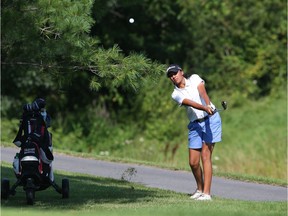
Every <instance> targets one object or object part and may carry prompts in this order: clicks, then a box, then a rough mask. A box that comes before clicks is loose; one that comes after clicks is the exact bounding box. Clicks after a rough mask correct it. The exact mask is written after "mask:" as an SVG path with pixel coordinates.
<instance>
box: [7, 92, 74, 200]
mask: <svg viewBox="0 0 288 216" xmlns="http://www.w3.org/2000/svg"><path fill="white" fill-rule="evenodd" d="M44 107H45V101H44V100H43V99H41V98H40V99H36V100H35V101H34V102H33V103H32V104H26V105H24V107H23V110H24V111H23V114H22V118H21V120H20V126H19V130H18V133H17V135H16V138H15V139H14V141H13V143H14V144H15V145H16V146H18V147H20V148H21V149H20V152H19V153H16V155H15V157H14V161H13V169H14V173H15V175H16V178H17V182H16V183H15V184H13V185H12V187H11V188H10V181H9V179H7V178H3V179H2V181H1V199H8V197H9V195H13V196H14V195H15V194H16V188H17V187H18V186H23V190H24V191H25V193H26V200H27V203H28V204H30V205H33V204H34V198H35V192H36V191H40V190H45V189H46V188H48V187H49V186H52V187H54V189H55V190H56V191H57V192H58V193H60V194H62V198H68V197H69V180H68V179H66V178H65V179H62V187H59V186H58V185H57V184H56V183H55V181H54V175H53V170H52V161H53V160H54V157H53V154H52V151H53V149H52V135H51V133H49V132H48V130H47V128H48V127H49V126H50V117H49V115H47V113H46V110H45V109H44Z"/></svg>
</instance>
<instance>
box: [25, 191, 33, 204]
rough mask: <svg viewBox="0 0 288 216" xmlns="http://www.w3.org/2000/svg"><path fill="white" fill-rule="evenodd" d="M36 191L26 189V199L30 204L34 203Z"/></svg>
mask: <svg viewBox="0 0 288 216" xmlns="http://www.w3.org/2000/svg"><path fill="white" fill-rule="evenodd" d="M34 198H35V191H34V190H33V189H30V188H29V189H26V200H27V204H28V205H33V204H34Z"/></svg>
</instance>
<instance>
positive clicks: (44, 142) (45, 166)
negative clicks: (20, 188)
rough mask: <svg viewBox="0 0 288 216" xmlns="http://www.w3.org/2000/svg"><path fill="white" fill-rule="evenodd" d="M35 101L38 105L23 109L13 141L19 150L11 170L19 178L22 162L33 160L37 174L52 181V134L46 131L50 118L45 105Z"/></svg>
mask: <svg viewBox="0 0 288 216" xmlns="http://www.w3.org/2000/svg"><path fill="white" fill-rule="evenodd" d="M37 100H38V103H35V101H34V102H33V103H32V105H30V104H28V105H27V104H26V105H25V106H24V107H23V110H24V111H23V114H22V118H21V120H20V126H19V130H18V133H17V135H16V138H15V139H14V141H13V143H14V144H15V145H16V146H18V147H20V148H21V150H20V153H19V154H17V155H16V156H15V158H14V161H13V168H14V172H15V175H16V177H17V178H19V177H20V175H21V172H22V169H23V168H24V167H25V165H24V167H23V165H22V162H23V163H24V164H25V161H27V160H28V159H32V158H33V160H35V161H36V160H38V161H39V167H38V170H39V172H40V173H41V174H43V175H45V176H49V177H50V179H51V181H54V176H53V171H52V161H53V159H54V156H53V153H52V152H53V147H52V134H51V133H49V131H48V130H47V126H50V117H49V115H47V113H46V111H45V110H44V106H45V104H44V103H42V104H41V103H40V102H39V99H37ZM37 100H36V101H37ZM41 102H42V101H41ZM33 104H34V105H33ZM35 104H37V106H36V105H35ZM45 114H46V115H45ZM35 163H36V162H35Z"/></svg>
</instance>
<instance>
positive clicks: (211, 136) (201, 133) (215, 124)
mask: <svg viewBox="0 0 288 216" xmlns="http://www.w3.org/2000/svg"><path fill="white" fill-rule="evenodd" d="M188 130H189V132H188V148H191V149H200V148H202V144H203V142H205V143H206V144H212V143H216V142H220V141H221V140H222V138H221V137H222V122H221V117H220V115H219V113H218V112H216V113H215V114H214V115H210V116H209V117H208V118H207V119H205V121H203V122H197V121H194V122H190V123H189V124H188Z"/></svg>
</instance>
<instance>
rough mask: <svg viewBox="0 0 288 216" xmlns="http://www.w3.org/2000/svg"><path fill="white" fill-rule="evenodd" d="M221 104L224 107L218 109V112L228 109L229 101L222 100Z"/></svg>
mask: <svg viewBox="0 0 288 216" xmlns="http://www.w3.org/2000/svg"><path fill="white" fill-rule="evenodd" d="M221 105H222V108H223V109H216V111H217V112H222V111H224V110H226V109H227V101H221Z"/></svg>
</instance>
